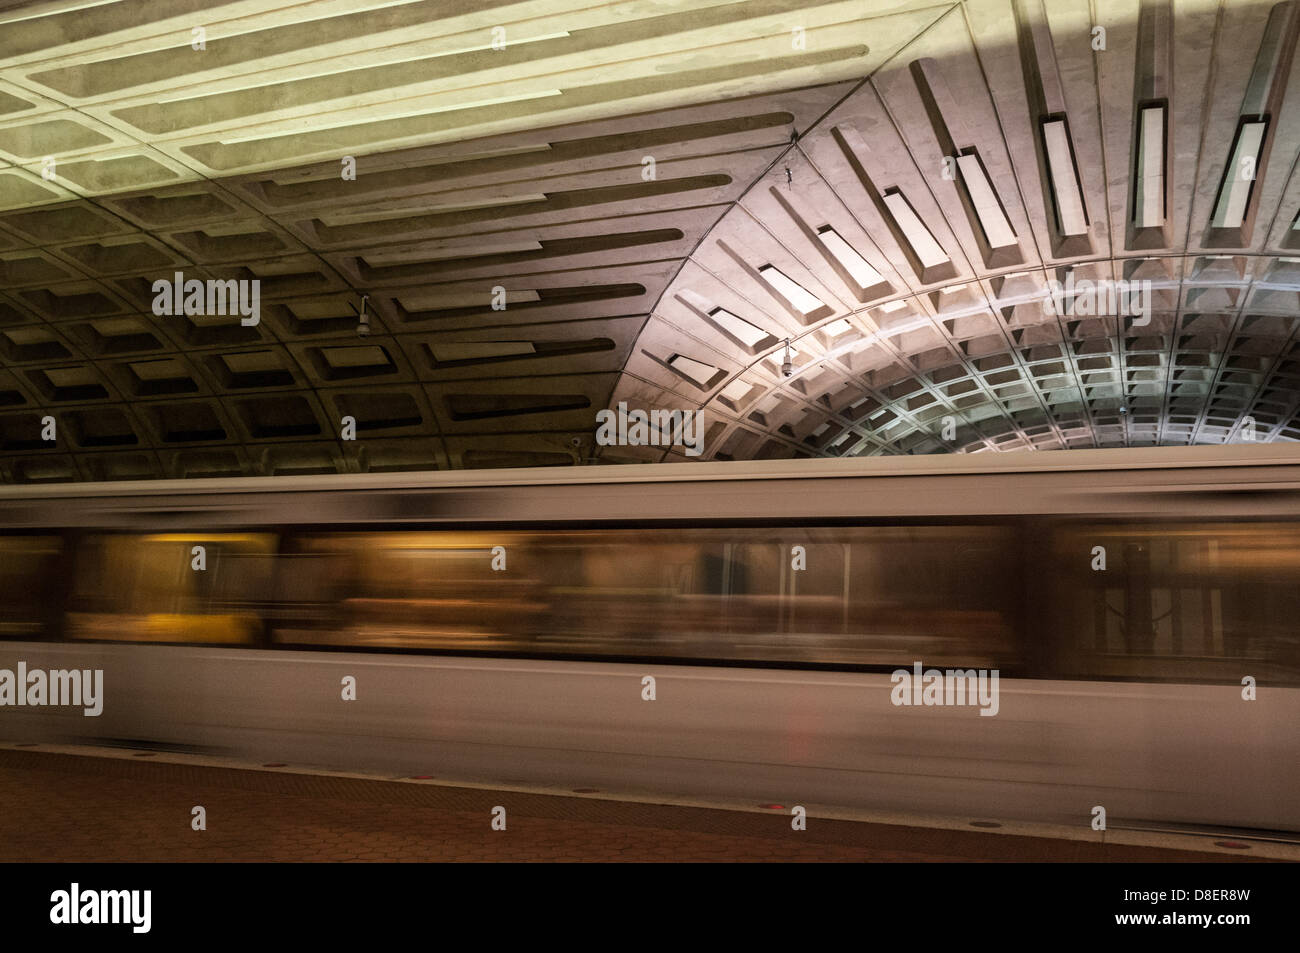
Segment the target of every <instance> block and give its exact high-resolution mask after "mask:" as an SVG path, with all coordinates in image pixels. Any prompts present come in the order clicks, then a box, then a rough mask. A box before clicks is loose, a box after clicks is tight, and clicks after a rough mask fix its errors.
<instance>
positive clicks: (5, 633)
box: [0, 536, 63, 639]
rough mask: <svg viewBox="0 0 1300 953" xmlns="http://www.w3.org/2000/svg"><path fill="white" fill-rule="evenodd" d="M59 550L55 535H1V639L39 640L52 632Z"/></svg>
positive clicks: (54, 615) (56, 598) (59, 545)
mask: <svg viewBox="0 0 1300 953" xmlns="http://www.w3.org/2000/svg"><path fill="white" fill-rule="evenodd" d="M62 549H63V544H62V540H60V539H59V537H57V536H0V592H3V593H4V598H3V599H0V639H41V638H47V637H48V636H49V635H50V633H51V632H52V631H53V628H54V626H53V623H54V620H55V618H56V614H55V613H56V612H57V608H56V607H57V606H58V605H59V602H60V600H59V597H58V592H57V588H58V580H59V578H60V573H59V567H58V561H59V556H60V554H61V552H62Z"/></svg>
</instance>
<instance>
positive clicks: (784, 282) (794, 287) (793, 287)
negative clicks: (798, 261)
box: [758, 265, 826, 314]
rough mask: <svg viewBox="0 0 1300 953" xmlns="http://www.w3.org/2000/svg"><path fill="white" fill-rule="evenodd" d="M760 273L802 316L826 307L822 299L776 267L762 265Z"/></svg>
mask: <svg viewBox="0 0 1300 953" xmlns="http://www.w3.org/2000/svg"><path fill="white" fill-rule="evenodd" d="M758 273H759V274H760V275H762V276H763V280H764V281H766V282H767V283H768V284H769V285H771V286H772V287H773V288H775V289H776V293H777V294H779V295H780V296H781V297H782V298H784V299H785V300H786V301H787V302H789V304H790V306H791V307H793V308H794V309H795V310H797V311H798V312H799V313H800V314H812V313H813V312H814V311H816V310H817V309H818V308H824V307H826V305H825V304H824V303H823V302H822V300H821V299H820V298H818V297H817V296H816V295H814V294H813V293H812V292H811V291H809V290H808V289H807V288H805V287H804V286H803V285H801V284H799V283H798V282H796V281H794V280H793V279H792V278H790V277H788V276H787V275H785V274H784V273H783V272H781V271H780V270H779V269H778V268H776V267H775V266H774V265H760V266H759V269H758Z"/></svg>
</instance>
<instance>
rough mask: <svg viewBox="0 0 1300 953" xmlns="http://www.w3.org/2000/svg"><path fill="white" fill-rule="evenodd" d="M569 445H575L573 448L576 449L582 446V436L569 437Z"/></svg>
mask: <svg viewBox="0 0 1300 953" xmlns="http://www.w3.org/2000/svg"><path fill="white" fill-rule="evenodd" d="M569 446H571V447H573V449H575V450H576V449H578V448H579V447H581V446H582V438H581V437H570V438H569Z"/></svg>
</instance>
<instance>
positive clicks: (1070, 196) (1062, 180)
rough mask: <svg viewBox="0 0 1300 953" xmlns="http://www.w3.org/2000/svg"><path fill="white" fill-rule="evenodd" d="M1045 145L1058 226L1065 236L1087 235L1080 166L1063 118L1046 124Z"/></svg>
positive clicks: (1086, 218)
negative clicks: (1080, 183) (1080, 188)
mask: <svg viewBox="0 0 1300 953" xmlns="http://www.w3.org/2000/svg"><path fill="white" fill-rule="evenodd" d="M1043 143H1044V145H1045V146H1046V148H1047V177H1048V178H1049V179H1050V180H1051V182H1052V195H1054V196H1055V197H1056V225H1057V228H1059V229H1060V231H1061V234H1062V235H1085V234H1087V232H1088V213H1087V212H1086V211H1085V210H1084V207H1083V193H1082V192H1081V191H1080V190H1079V167H1078V165H1077V164H1076V163H1075V159H1074V147H1073V145H1072V144H1071V142H1070V133H1069V131H1068V130H1067V128H1066V125H1065V120H1064V119H1053V120H1052V121H1051V122H1045V123H1043Z"/></svg>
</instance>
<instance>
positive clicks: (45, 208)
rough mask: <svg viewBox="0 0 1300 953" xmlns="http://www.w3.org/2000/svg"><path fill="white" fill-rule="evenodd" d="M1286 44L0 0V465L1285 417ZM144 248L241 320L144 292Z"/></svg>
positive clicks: (659, 452)
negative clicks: (1140, 307) (1092, 295)
mask: <svg viewBox="0 0 1300 953" xmlns="http://www.w3.org/2000/svg"><path fill="white" fill-rule="evenodd" d="M1096 26H1101V27H1104V35H1102V34H1100V33H1098V31H1096V30H1095V29H1094V28H1095V27H1096ZM1298 31H1300V11H1297V9H1296V7H1295V5H1294V4H1293V3H1286V4H1280V5H1277V6H1274V7H1270V6H1267V5H1258V4H1249V3H1224V4H1219V3H1173V4H1159V3H1154V4H1139V3H1137V2H1095V3H1093V4H1091V5H1089V4H1087V3H1076V2H1074V0H1060V2H1057V0H1047V2H1046V3H1041V2H1039V0H1014V2H1013V0H968V2H965V3H954V2H944V3H933V4H931V3H896V4H891V3H879V2H871V3H863V2H861V0H856V2H848V3H815V4H811V5H800V4H797V3H794V2H791V0H782V2H760V0H740V2H726V3H723V2H708V0H696V2H690V3H678V2H655V0H634V2H623V3H603V4H598V5H595V6H581V5H579V4H577V3H568V2H562V0H544V2H543V0H536V2H527V3H480V4H477V5H476V7H475V10H474V11H473V12H469V13H466V12H463V10H462V5H459V4H453V3H443V2H409V3H403V2H391V0H390V2H382V3H365V2H360V3H359V2H355V0H348V2H334V0H311V2H302V3H295V4H283V5H273V4H271V3H267V2H236V3H213V2H202V3H201V2H197V0H185V2H180V0H110V2H96V3H87V2H63V3H59V2H55V3H38V4H15V3H5V2H3V0H0V479H3V480H6V481H13V482H31V481H47V480H106V479H139V478H147V477H167V476H174V477H184V476H220V475H231V476H235V475H254V474H277V473H305V472H361V471H371V472H374V471H383V470H399V469H430V468H448V467H494V466H527V465H546V464H556V465H568V464H574V463H585V462H592V461H599V462H620V461H631V460H660V459H684V458H683V457H682V456H681V453H682V450H683V448H681V447H676V448H665V447H601V446H599V445H597V444H596V442H595V440H594V439H593V432H594V430H595V415H596V413H597V411H599V410H601V409H603V408H606V407H611V406H617V405H618V404H620V403H623V404H626V405H627V406H629V407H637V408H661V409H668V410H672V409H689V410H698V411H700V412H701V413H702V415H703V418H704V421H705V424H706V426H705V434H706V441H705V450H704V453H703V455H702V458H703V459H749V458H772V457H796V456H819V455H834V456H844V455H873V454H893V453H928V452H946V451H967V452H970V451H980V450H998V449H1012V448H1027V447H1036V448H1040V449H1050V448H1058V447H1093V446H1123V445H1153V444H1187V443H1216V442H1223V441H1225V440H1240V439H1247V438H1249V437H1256V438H1258V439H1260V440H1292V439H1300V358H1298V357H1297V355H1300V342H1297V340H1296V337H1295V330H1296V326H1297V321H1298V320H1300V229H1298V228H1297V213H1298V212H1300V180H1298V178H1297V175H1296V159H1297V155H1300V121H1297V112H1298V111H1300V107H1297V105H1296V103H1297V101H1298V100H1297V96H1298V95H1300V93H1297V91H1296V90H1295V89H1294V88H1293V87H1294V86H1295V84H1296V82H1297V79H1296V78H1295V71H1294V70H1293V69H1292V56H1293V52H1294V49H1295V44H1296V38H1297V33H1298ZM1099 44H1100V45H1101V46H1103V47H1104V48H1097V47H1098V46H1099ZM1245 160H1249V161H1245ZM353 166H355V176H353V175H351V170H352V167H353ZM1247 166H1249V169H1248V170H1247ZM1243 170H1247V171H1249V172H1250V175H1249V176H1247V175H1246V174H1245V173H1244V171H1243ZM178 272H179V273H180V274H182V275H183V276H184V278H185V279H199V280H208V279H215V280H227V279H234V280H239V281H253V280H257V281H259V282H260V295H261V311H260V318H261V320H260V323H258V324H257V325H256V326H244V325H243V324H241V323H240V321H239V318H238V317H237V316H236V317H231V316H229V315H197V314H195V315H183V314H182V315H158V314H155V313H154V312H153V309H152V307H151V306H152V303H153V300H154V297H155V295H154V291H153V284H154V282H156V281H158V280H166V281H169V282H170V281H171V280H172V279H173V278H174V276H175V275H176V274H177V273H178ZM1067 279H1068V280H1070V281H1072V282H1073V283H1074V284H1075V285H1076V286H1078V287H1083V288H1087V287H1088V283H1089V282H1098V281H1101V280H1103V279H1106V280H1109V281H1113V282H1119V281H1123V282H1126V283H1129V282H1132V283H1142V282H1146V283H1147V284H1139V285H1135V287H1140V288H1141V289H1142V290H1143V292H1144V294H1149V298H1147V299H1145V300H1148V301H1149V303H1150V310H1149V314H1147V315H1145V316H1144V317H1146V318H1147V319H1148V320H1143V317H1138V318H1137V319H1136V321H1135V319H1134V318H1133V317H1125V316H1122V315H1116V314H1115V313H1114V309H1113V308H1111V309H1110V312H1111V313H1105V309H1104V307H1103V309H1102V313H1100V314H1098V313H1095V311H1096V309H1090V308H1088V307H1087V305H1086V303H1080V302H1083V301H1084V299H1080V301H1079V302H1076V303H1075V305H1074V306H1073V307H1067V308H1064V309H1054V308H1049V307H1047V306H1045V301H1046V296H1047V293H1048V290H1049V287H1050V285H1049V282H1051V281H1053V280H1056V281H1060V282H1065V281H1067ZM494 303H495V304H496V305H497V307H496V308H494V307H493V305H494ZM503 304H504V307H503V308H502V307H501V306H502V305H503ZM1061 310H1064V313H1058V312H1060V311H1061ZM359 313H363V314H364V315H365V320H364V322H363V321H362V320H361V318H360V317H359ZM363 324H364V330H365V331H366V332H367V333H365V334H364V335H363V334H361V333H360V332H361V331H362V330H363V327H362V326H363ZM787 341H788V342H789V347H790V351H791V364H792V365H793V368H792V373H791V374H790V376H788V377H787V376H784V375H783V374H782V373H781V367H780V366H781V363H782V361H783V359H784V356H785V353H786V346H787ZM349 416H350V417H352V418H354V419H355V421H356V427H357V433H356V439H355V440H347V439H343V438H342V435H341V431H342V424H341V421H342V419H343V418H344V417H349ZM46 417H53V418H54V419H55V421H56V422H57V439H56V440H55V441H48V440H44V439H42V429H43V428H42V419H43V418H46ZM1246 418H1250V419H1249V420H1246ZM1243 421H1245V422H1246V427H1247V428H1248V429H1249V433H1247V432H1246V431H1245V430H1243ZM1251 423H1253V427H1251V426H1250V424H1251Z"/></svg>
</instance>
